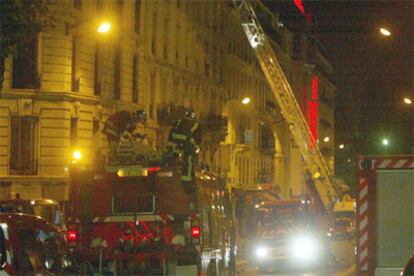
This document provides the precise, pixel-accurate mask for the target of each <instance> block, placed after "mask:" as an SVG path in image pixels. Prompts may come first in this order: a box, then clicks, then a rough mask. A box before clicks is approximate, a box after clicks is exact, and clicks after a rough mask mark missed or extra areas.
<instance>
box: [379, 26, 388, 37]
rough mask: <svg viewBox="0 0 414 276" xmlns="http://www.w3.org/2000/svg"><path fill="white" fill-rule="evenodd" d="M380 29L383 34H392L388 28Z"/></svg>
mask: <svg viewBox="0 0 414 276" xmlns="http://www.w3.org/2000/svg"><path fill="white" fill-rule="evenodd" d="M379 31H380V33H381V34H382V35H383V36H390V35H391V32H390V31H389V30H388V29H386V28H380V29H379Z"/></svg>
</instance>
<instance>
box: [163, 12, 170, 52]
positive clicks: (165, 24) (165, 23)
mask: <svg viewBox="0 0 414 276" xmlns="http://www.w3.org/2000/svg"><path fill="white" fill-rule="evenodd" d="M169 26H170V20H168V18H166V19H165V21H164V59H165V60H168V44H169V43H168V34H169V32H168V27H169Z"/></svg>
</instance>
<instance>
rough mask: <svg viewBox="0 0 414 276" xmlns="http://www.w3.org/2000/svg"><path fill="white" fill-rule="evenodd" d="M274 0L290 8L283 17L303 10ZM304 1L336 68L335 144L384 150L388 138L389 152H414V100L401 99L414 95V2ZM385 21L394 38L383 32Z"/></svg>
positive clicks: (375, 151) (366, 150) (357, 151)
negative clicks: (382, 140) (385, 139)
mask: <svg viewBox="0 0 414 276" xmlns="http://www.w3.org/2000/svg"><path fill="white" fill-rule="evenodd" d="M276 2H278V5H283V6H285V7H290V8H288V9H287V10H285V11H284V13H285V15H284V17H286V16H287V18H293V17H298V16H300V15H301V14H300V12H299V13H298V12H292V9H291V8H294V9H295V8H296V7H295V5H294V1H293V0H286V1H276ZM302 2H303V4H304V7H305V10H306V11H308V12H310V13H311V14H312V15H313V18H314V21H315V22H316V34H317V36H318V37H319V39H320V40H321V41H322V42H323V44H324V46H325V47H326V53H325V54H326V55H327V57H328V59H329V60H330V62H331V63H332V65H333V67H334V70H335V74H334V76H333V81H334V83H335V85H336V87H337V95H336V112H335V117H336V141H337V143H345V144H349V145H350V146H351V147H353V154H367V153H370V154H381V153H383V148H382V145H381V139H382V137H387V138H389V139H390V145H389V148H388V152H389V153H408V152H410V151H411V152H413V151H414V147H413V146H414V131H413V122H414V104H413V105H411V106H407V105H404V104H403V102H402V98H403V96H410V97H411V98H412V99H414V88H413V79H414V60H413V59H414V55H413V52H414V43H413V36H414V28H413V20H414V7H413V1H411V0H410V1H394V0H386V1H383V0H359V1H355V0H352V1H332V0H331V1H323V0H320V1H307V0H303V1H302ZM286 11H288V14H286ZM289 11H290V12H289ZM296 11H297V9H296ZM382 26H384V27H387V28H389V29H390V30H391V32H392V36H391V37H384V36H381V35H380V33H379V28H380V27H382Z"/></svg>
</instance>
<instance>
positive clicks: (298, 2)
mask: <svg viewBox="0 0 414 276" xmlns="http://www.w3.org/2000/svg"><path fill="white" fill-rule="evenodd" d="M293 1H294V2H295V5H296V7H298V9H299V10H300V11H301V12H302V13H303V14H305V6H303V3H302V0H293Z"/></svg>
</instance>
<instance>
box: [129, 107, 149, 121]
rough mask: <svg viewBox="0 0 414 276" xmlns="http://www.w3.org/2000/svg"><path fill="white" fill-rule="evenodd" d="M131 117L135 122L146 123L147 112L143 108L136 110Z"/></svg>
mask: <svg viewBox="0 0 414 276" xmlns="http://www.w3.org/2000/svg"><path fill="white" fill-rule="evenodd" d="M132 117H133V118H134V120H135V121H136V122H137V123H143V124H144V123H146V121H147V112H145V111H144V110H136V111H134V112H133V113H132Z"/></svg>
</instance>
